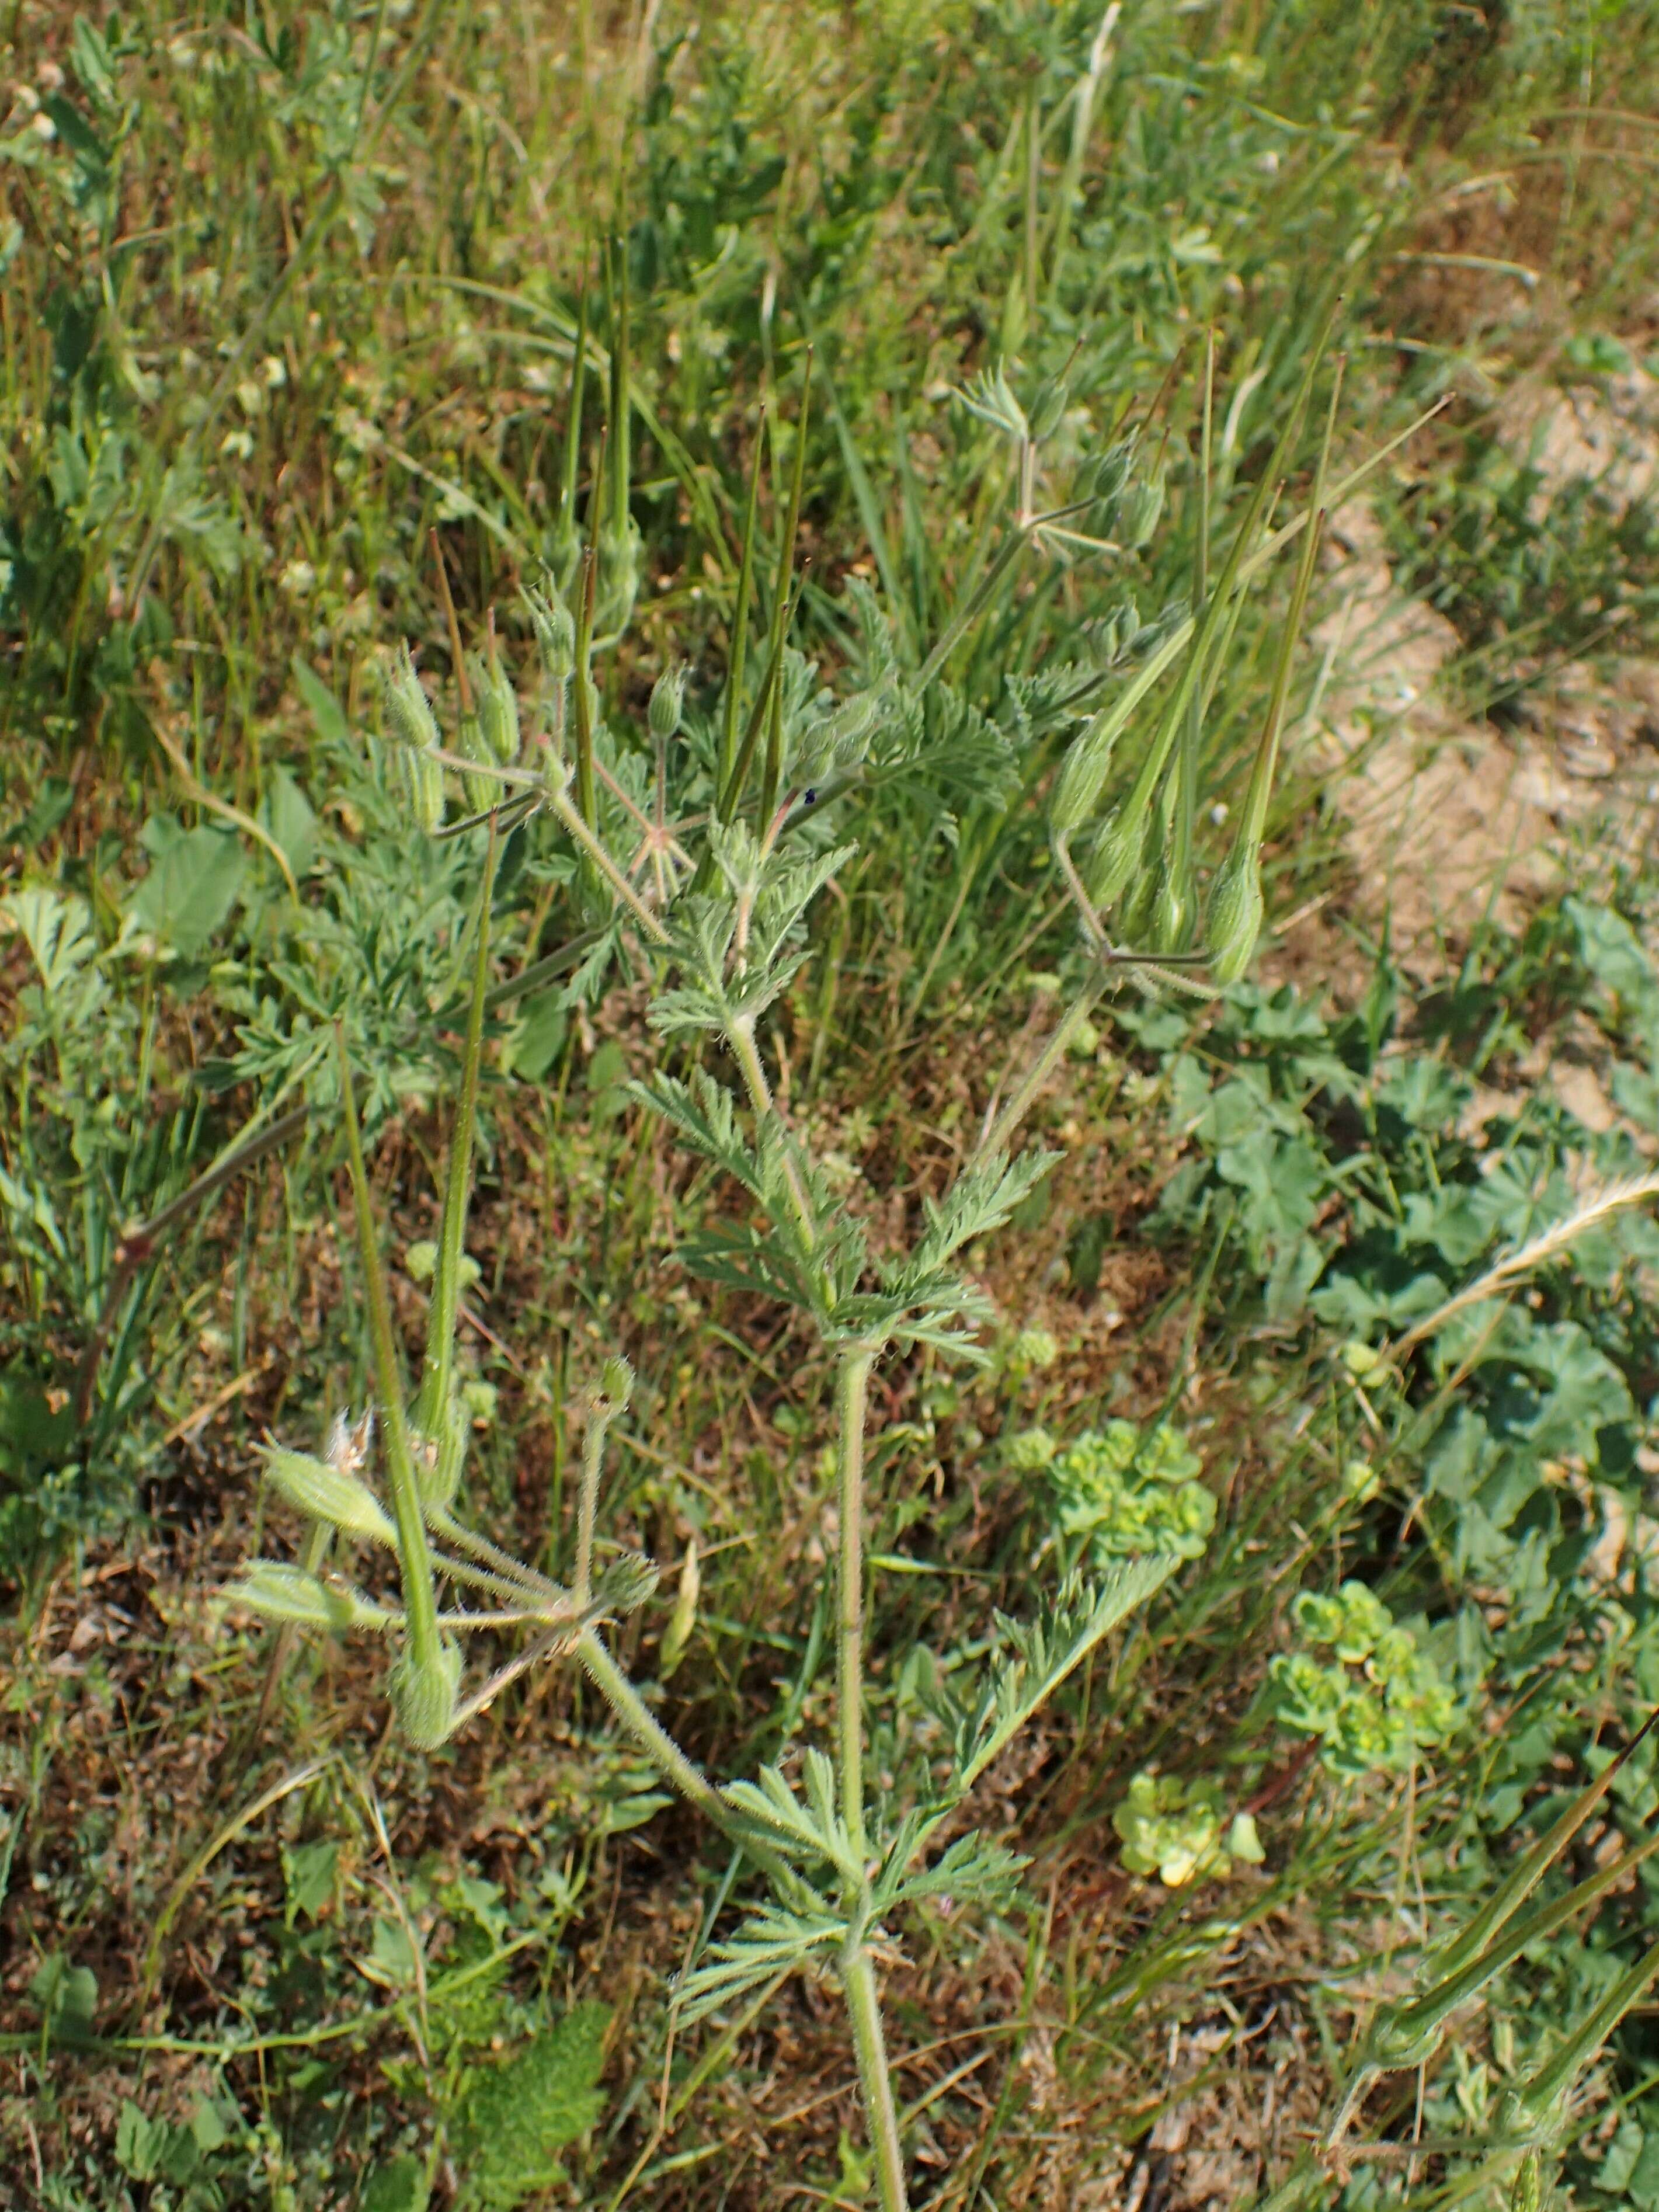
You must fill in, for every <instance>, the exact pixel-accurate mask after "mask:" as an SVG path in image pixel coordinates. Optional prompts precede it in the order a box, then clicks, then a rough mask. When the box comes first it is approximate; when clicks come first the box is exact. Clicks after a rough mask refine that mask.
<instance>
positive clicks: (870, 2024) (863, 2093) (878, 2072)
mask: <svg viewBox="0 0 1659 2212" xmlns="http://www.w3.org/2000/svg"><path fill="white" fill-rule="evenodd" d="M841 1982H842V1990H844V1991H845V1993H846V1997H847V2017H848V2021H850V2022H851V2023H852V2029H853V2046H854V2050H855V2051H857V2053H858V2062H859V2092H860V2099H861V2101H862V2103H863V2106H864V2118H865V2124H866V2126H867V2127H868V2129H869V2130H870V2148H872V2150H873V2151H874V2152H875V2154H876V2195H877V2197H878V2202H879V2203H880V2205H881V2212H907V2208H908V2203H909V2197H908V2192H907V2191H906V2189H905V2185H904V2147H903V2145H902V2142H900V2140H899V2124H898V2112H897V2110H896V2107H895V2106H894V2103H893V2077H892V2075H890V2073H889V2072H888V2070H887V2045H886V2041H885V2039H884V2036H883V2034H882V2029H881V1999H880V1996H878V1992H877V1990H876V1970H875V1968H874V1967H873V1966H872V1965H871V1963H870V1954H869V1953H868V1952H867V1951H866V1949H865V1948H864V1946H863V1945H862V1943H857V1944H849V1945H848V1948H847V1949H846V1950H845V1951H844V1952H843V1953H842V1961H841Z"/></svg>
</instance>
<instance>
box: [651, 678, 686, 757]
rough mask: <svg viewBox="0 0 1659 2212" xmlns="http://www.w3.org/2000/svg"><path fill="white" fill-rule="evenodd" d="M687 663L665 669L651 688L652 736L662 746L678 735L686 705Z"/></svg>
mask: <svg viewBox="0 0 1659 2212" xmlns="http://www.w3.org/2000/svg"><path fill="white" fill-rule="evenodd" d="M685 674H686V671H685V663H684V661H681V662H680V663H679V664H678V666H677V667H673V668H669V669H665V670H664V671H663V673H662V674H661V675H660V676H659V678H657V680H656V682H655V683H654V684H653V685H652V687H651V713H650V722H651V734H652V736H653V738H656V739H657V740H658V742H659V744H667V742H668V740H669V738H671V737H674V736H676V735H677V734H678V731H679V726H680V715H681V713H682V712H683V710H684V704H685Z"/></svg>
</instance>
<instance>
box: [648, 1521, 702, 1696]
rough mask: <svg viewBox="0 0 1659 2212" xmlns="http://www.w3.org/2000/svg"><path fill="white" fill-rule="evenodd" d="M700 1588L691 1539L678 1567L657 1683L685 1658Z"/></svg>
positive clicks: (693, 1545) (693, 1624)
mask: <svg viewBox="0 0 1659 2212" xmlns="http://www.w3.org/2000/svg"><path fill="white" fill-rule="evenodd" d="M701 1588H702V1572H701V1571H700V1569H699V1568H698V1565H697V1544H696V1538H695V1537H693V1539H692V1540H691V1541H690V1543H689V1544H688V1545H687V1546H686V1547H685V1557H684V1559H683V1560H682V1561H681V1563H680V1580H679V1588H678V1590H677V1591H676V1593H675V1597H674V1610H673V1612H672V1613H671V1614H670V1615H669V1617H668V1626H667V1627H666V1628H665V1630H664V1631H663V1638H662V1650H661V1653H660V1655H659V1658H658V1661H657V1675H658V1679H659V1680H661V1681H664V1682H665V1681H666V1680H668V1678H669V1676H670V1675H671V1674H672V1673H673V1671H674V1669H675V1668H676V1667H678V1665H679V1663H680V1661H681V1659H682V1658H683V1657H684V1654H685V1647H686V1645H687V1644H689V1643H690V1641H691V1632H692V1630H693V1629H694V1628H695V1627H696V1625H697V1594H698V1591H699V1590H700V1589H701Z"/></svg>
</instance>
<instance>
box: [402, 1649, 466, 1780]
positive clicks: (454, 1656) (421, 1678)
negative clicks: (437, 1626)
mask: <svg viewBox="0 0 1659 2212" xmlns="http://www.w3.org/2000/svg"><path fill="white" fill-rule="evenodd" d="M460 1686H461V1650H460V1646H459V1644H456V1643H455V1642H453V1640H452V1638H449V1637H447V1636H446V1637H442V1638H440V1640H439V1643H438V1648H437V1650H435V1652H433V1653H432V1654H431V1655H430V1656H428V1658H427V1659H426V1660H425V1661H424V1662H417V1661H416V1658H415V1656H414V1654H413V1652H412V1651H410V1650H408V1649H407V1648H405V1649H404V1651H403V1652H402V1653H401V1655H400V1656H399V1657H398V1660H397V1662H396V1663H395V1664H394V1665H393V1667H392V1679H391V1681H390V1683H389V1684H388V1685H387V1687H388V1690H389V1692H390V1694H391V1698H392V1711H394V1712H395V1713H396V1715H397V1716H398V1726H399V1727H400V1728H401V1729H403V1732H404V1735H406V1736H407V1737H408V1738H409V1740H410V1742H411V1743H412V1744H414V1745H415V1746H416V1749H417V1750H420V1751H435V1750H436V1749H437V1748H438V1746H439V1745H440V1744H441V1743H442V1742H443V1741H444V1740H445V1739H446V1737H447V1735H449V1732H450V1730H451V1729H453V1727H454V1725H455V1698H456V1692H458V1691H459V1688H460Z"/></svg>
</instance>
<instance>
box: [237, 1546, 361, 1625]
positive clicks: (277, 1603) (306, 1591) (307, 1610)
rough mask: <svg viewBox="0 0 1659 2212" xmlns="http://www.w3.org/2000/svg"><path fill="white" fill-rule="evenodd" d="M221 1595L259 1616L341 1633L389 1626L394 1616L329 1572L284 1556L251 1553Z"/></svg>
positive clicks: (263, 1618)
mask: <svg viewBox="0 0 1659 2212" xmlns="http://www.w3.org/2000/svg"><path fill="white" fill-rule="evenodd" d="M225 1595H226V1596H227V1597H228V1599H230V1600H231V1601H232V1602H233V1603H234V1604H236V1605H245V1606H246V1607H247V1609H248V1611H249V1612H250V1613H258V1615H259V1617H260V1619H261V1620H275V1621H281V1622H285V1623H286V1622H291V1623H293V1624H294V1625H295V1626H297V1627H301V1628H323V1629H327V1630H328V1631H330V1632H331V1633H332V1634H335V1635H343V1634H344V1633H345V1632H346V1631H347V1629H349V1628H370V1629H383V1628H389V1627H390V1626H391V1625H392V1615H391V1614H390V1613H387V1612H386V1609H385V1607H382V1606H378V1605H374V1604H371V1602H370V1601H369V1600H368V1598H366V1597H365V1596H364V1595H362V1591H361V1590H355V1589H351V1588H350V1587H349V1584H347V1583H342V1582H340V1581H338V1580H337V1579H333V1578H331V1579H330V1580H329V1581H327V1582H324V1581H323V1580H322V1578H321V1577H319V1576H317V1575H313V1574H308V1573H307V1571H306V1570H305V1568H303V1567H295V1566H290V1565H289V1564H288V1562H287V1561H286V1560H283V1559H250V1560H249V1562H248V1564H247V1565H246V1567H244V1568H243V1570H242V1576H241V1580H240V1582H234V1583H231V1584H230V1586H229V1587H228V1589H227V1590H226V1592H225Z"/></svg>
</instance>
